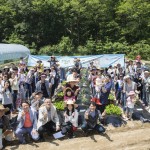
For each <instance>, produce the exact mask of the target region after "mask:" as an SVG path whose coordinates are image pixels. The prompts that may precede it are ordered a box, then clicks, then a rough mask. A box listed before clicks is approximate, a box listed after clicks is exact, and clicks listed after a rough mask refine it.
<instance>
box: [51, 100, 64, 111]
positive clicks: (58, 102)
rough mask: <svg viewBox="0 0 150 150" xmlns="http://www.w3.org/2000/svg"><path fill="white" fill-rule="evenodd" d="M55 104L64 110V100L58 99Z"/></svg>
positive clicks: (58, 108) (57, 107)
mask: <svg viewBox="0 0 150 150" xmlns="http://www.w3.org/2000/svg"><path fill="white" fill-rule="evenodd" d="M54 106H55V107H56V109H57V110H64V108H65V107H64V101H57V102H54Z"/></svg>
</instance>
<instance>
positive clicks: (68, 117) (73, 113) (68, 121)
mask: <svg viewBox="0 0 150 150" xmlns="http://www.w3.org/2000/svg"><path fill="white" fill-rule="evenodd" d="M78 115H79V114H78V111H77V110H76V109H75V106H74V102H73V101H72V100H68V101H67V109H66V111H65V113H64V117H65V122H64V123H63V125H62V126H63V127H62V131H61V133H62V134H63V135H65V134H68V136H69V138H73V132H74V131H76V130H77V127H78Z"/></svg>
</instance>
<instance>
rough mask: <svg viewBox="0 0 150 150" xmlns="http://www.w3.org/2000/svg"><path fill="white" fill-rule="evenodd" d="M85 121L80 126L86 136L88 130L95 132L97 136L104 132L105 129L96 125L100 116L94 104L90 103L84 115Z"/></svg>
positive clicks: (98, 124)
mask: <svg viewBox="0 0 150 150" xmlns="http://www.w3.org/2000/svg"><path fill="white" fill-rule="evenodd" d="M84 118H85V121H84V123H83V124H82V126H81V129H82V130H83V131H84V133H85V134H87V132H88V129H92V130H96V131H97V132H98V133H99V134H101V133H104V132H105V128H104V127H103V126H102V125H101V124H100V123H98V120H99V122H101V119H102V115H101V113H100V111H99V110H97V109H96V103H95V102H91V104H90V106H89V109H87V110H86V112H85V114H84Z"/></svg>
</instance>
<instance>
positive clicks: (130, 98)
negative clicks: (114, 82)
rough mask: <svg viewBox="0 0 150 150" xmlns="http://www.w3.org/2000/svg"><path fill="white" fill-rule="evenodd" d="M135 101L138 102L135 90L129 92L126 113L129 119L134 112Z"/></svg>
mask: <svg viewBox="0 0 150 150" xmlns="http://www.w3.org/2000/svg"><path fill="white" fill-rule="evenodd" d="M135 102H136V97H135V92H134V91H130V92H129V94H128V98H127V104H126V105H127V110H126V114H127V117H128V118H129V119H131V118H132V113H133V109H134V104H135Z"/></svg>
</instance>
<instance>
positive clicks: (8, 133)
mask: <svg viewBox="0 0 150 150" xmlns="http://www.w3.org/2000/svg"><path fill="white" fill-rule="evenodd" d="M3 135H4V136H5V140H6V141H9V142H10V141H13V140H14V139H15V136H14V132H13V131H12V130H7V131H5V132H4V133H3Z"/></svg>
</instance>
